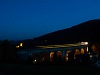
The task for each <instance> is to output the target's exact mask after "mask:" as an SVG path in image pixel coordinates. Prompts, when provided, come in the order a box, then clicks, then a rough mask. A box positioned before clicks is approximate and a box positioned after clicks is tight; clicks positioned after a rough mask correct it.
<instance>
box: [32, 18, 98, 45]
mask: <svg viewBox="0 0 100 75" xmlns="http://www.w3.org/2000/svg"><path fill="white" fill-rule="evenodd" d="M99 34H100V19H96V20H90V21H87V22H84V23H81V24H79V25H76V26H73V27H71V28H67V29H63V30H59V31H55V32H52V33H48V34H45V35H43V36H40V37H37V38H34V39H33V42H34V45H35V46H36V45H50V44H65V43H76V42H81V41H89V42H100V36H99Z"/></svg>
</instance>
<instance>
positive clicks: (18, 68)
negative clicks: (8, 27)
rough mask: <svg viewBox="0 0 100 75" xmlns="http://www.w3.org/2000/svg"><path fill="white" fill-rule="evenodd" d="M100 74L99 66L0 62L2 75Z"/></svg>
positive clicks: (0, 74)
mask: <svg viewBox="0 0 100 75" xmlns="http://www.w3.org/2000/svg"><path fill="white" fill-rule="evenodd" d="M57 74H58V75H71V74H74V75H81V74H82V75H85V74H86V75H87V74H88V75H90V74H92V75H100V69H99V68H90V67H86V66H80V67H79V66H77V67H76V66H66V65H18V64H4V63H3V64H0V75H57Z"/></svg>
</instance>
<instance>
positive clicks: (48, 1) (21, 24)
mask: <svg viewBox="0 0 100 75" xmlns="http://www.w3.org/2000/svg"><path fill="white" fill-rule="evenodd" d="M91 19H100V0H0V39H1V40H4V39H8V40H22V39H32V38H34V37H38V36H41V35H43V34H47V33H50V32H53V31H57V30H61V29H65V28H69V27H71V26H74V25H77V24H80V23H82V22H85V21H88V20H91Z"/></svg>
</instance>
